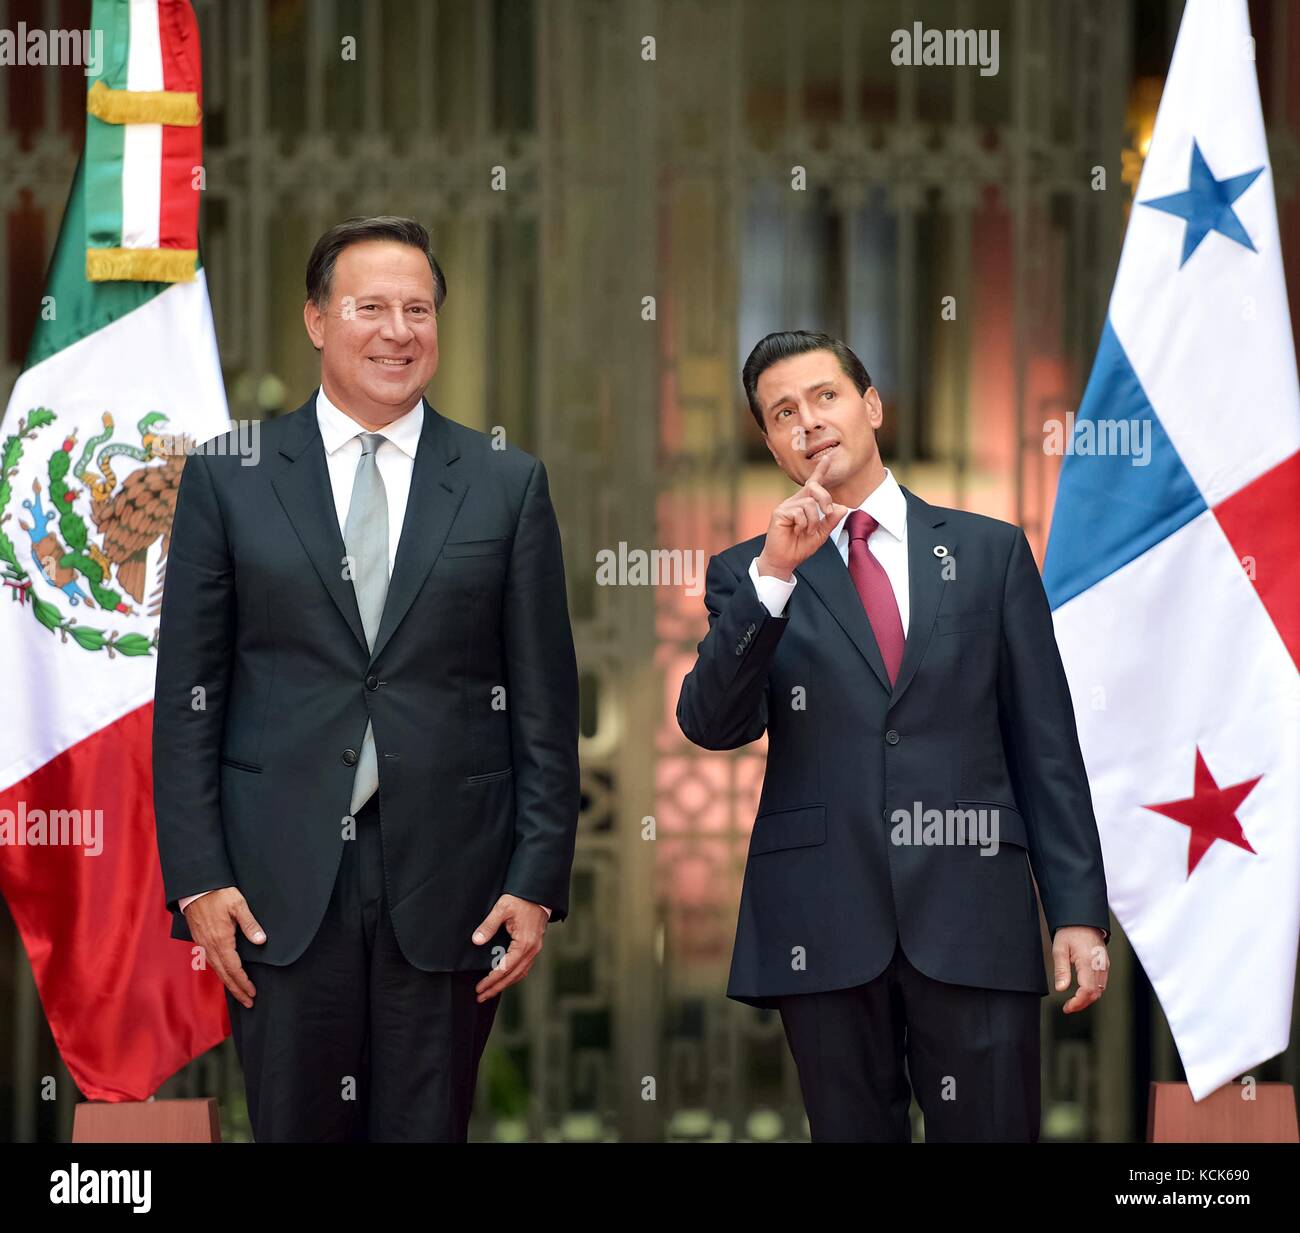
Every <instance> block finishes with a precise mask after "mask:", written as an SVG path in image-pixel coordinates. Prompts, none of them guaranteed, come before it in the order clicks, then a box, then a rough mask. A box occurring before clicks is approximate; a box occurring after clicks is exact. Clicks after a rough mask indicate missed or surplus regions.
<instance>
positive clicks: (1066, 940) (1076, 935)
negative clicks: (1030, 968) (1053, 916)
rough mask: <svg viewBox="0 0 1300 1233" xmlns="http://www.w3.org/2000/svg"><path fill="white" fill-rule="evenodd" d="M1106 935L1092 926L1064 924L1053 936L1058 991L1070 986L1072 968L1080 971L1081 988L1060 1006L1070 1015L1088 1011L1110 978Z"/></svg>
mask: <svg viewBox="0 0 1300 1233" xmlns="http://www.w3.org/2000/svg"><path fill="white" fill-rule="evenodd" d="M1103 937H1105V934H1103V933H1102V931H1101V930H1100V929H1094V928H1093V927H1092V926H1091V925H1064V926H1062V927H1061V928H1060V929H1058V930H1057V931H1056V934H1055V936H1054V937H1053V938H1052V966H1053V967H1054V968H1055V969H1056V992H1057V993H1060V992H1062V991H1063V990H1065V989H1068V988H1069V987H1070V969H1071V968H1072V967H1073V968H1074V970H1075V971H1076V972H1078V974H1079V988H1078V989H1077V990H1076V991H1075V994H1074V996H1073V997H1072V998H1071V999H1070V1000H1069V1001H1068V1002H1066V1004H1065V1005H1064V1006H1063V1007H1062V1008H1061V1009H1062V1010H1063V1011H1064V1012H1065V1013H1066V1014H1067V1015H1072V1014H1074V1012H1075V1011H1077V1010H1086V1009H1087V1008H1088V1007H1089V1006H1091V1005H1092V1004H1093V1003H1094V1002H1095V1001H1096V1000H1097V999H1098V998H1099V997H1101V995H1102V994H1103V993H1105V992H1106V981H1107V980H1108V979H1109V978H1110V955H1109V954H1108V953H1107V951H1106V944H1105V943H1104V942H1103V941H1102V938H1103Z"/></svg>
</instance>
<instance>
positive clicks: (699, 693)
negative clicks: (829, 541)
mask: <svg viewBox="0 0 1300 1233" xmlns="http://www.w3.org/2000/svg"><path fill="white" fill-rule="evenodd" d="M704 603H705V607H707V608H708V610H709V632H708V633H707V634H705V635H704V641H703V642H701V643H700V645H699V647H698V650H697V655H696V659H695V666H694V667H693V668H692V669H691V670H690V672H688V673H687V674H686V679H685V680H684V681H683V682H682V691H681V695H680V696H679V697H678V699H677V724H678V726H679V727H680V728H681V730H682V732H683V733H685V735H686V737H687V739H688V740H690V741H691V742H693V743H694V744H696V745H699V746H701V747H702V748H704V749H739V748H740V747H741V746H742V745H748V744H749V742H750V741H756V740H758V738H759V737H760V736H762V735H763V733H764V731H766V729H767V678H768V672H769V670H770V669H771V666H772V656H773V655H775V654H776V647H777V643H778V642H779V641H780V639H781V635H782V633H784V632H785V628H786V625H787V624H788V622H789V618H788V617H785V616H781V617H774V616H772V614H771V613H770V612H768V610H767V608H766V607H765V606H764V604H763V602H762V600H760V599H759V597H758V592H757V591H756V590H755V589H754V584H753V582H752V581H751V580H750V579H749V577H748V576H745V577H741V576H740V575H738V574H737V573H735V571H734V570H732V568H731V567H730V565H728V564H727V562H726V561H725V560H724V559H723V558H722V557H721V556H714V557H711V558H710V559H709V568H708V572H707V574H706V575H705V596H704Z"/></svg>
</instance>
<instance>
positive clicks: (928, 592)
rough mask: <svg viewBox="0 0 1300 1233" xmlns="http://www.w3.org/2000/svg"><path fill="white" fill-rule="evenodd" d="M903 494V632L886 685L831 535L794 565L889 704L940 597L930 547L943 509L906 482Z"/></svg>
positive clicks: (915, 661)
mask: <svg viewBox="0 0 1300 1233" xmlns="http://www.w3.org/2000/svg"><path fill="white" fill-rule="evenodd" d="M899 486H900V487H902V485H899ZM903 495H904V496H905V497H906V498H907V594H908V619H907V638H906V640H905V642H904V644H903V659H902V662H901V663H900V664H899V667H898V679H897V680H896V681H895V683H894V686H893V688H892V689H890V685H889V676H888V675H887V674H886V672H885V661H884V659H883V658H882V656H881V654H880V647H879V646H878V645H877V643H876V635H875V634H874V633H873V632H872V629H871V622H870V621H868V620H867V612H866V609H865V608H863V606H862V600H861V599H860V598H859V596H858V591H857V588H856V587H855V586H854V585H853V579H852V577H850V575H849V571H848V568H847V567H846V566H845V564H844V560H843V558H842V557H841V556H840V552H839V549H838V548H836V547H835V543H834V541H833V540H830V539H828V540H827V541H826V542H825V543H824V544H823V545H822V546H821V547H820V548H819V549H818V550H817V551H816V552H814V553H813V555H812V556H811V557H809V558H808V560H806V561H805V562H804V563H803V564H802V565H800V566H799V567H798V568H797V569H796V570H795V573H796V574H797V575H798V576H799V577H800V578H802V579H803V580H804V581H805V582H807V583H808V585H809V586H810V587H812V589H813V590H814V591H815V592H816V593H817V595H818V597H819V598H820V599H821V601H822V603H823V604H825V605H826V607H827V609H829V611H830V614H831V616H833V617H834V618H835V620H836V621H837V622H838V623H839V625H840V627H841V628H842V629H843V630H844V632H845V633H846V634H848V636H849V638H850V639H851V640H852V642H853V645H854V646H856V647H857V648H858V651H859V653H860V654H861V655H862V657H863V659H865V660H866V661H867V663H868V664H869V665H870V667H871V670H872V671H873V672H874V673H875V674H876V678H877V679H878V680H879V681H880V683H881V685H882V686H883V687H884V688H885V689H886V690H888V691H889V694H890V698H889V701H890V705H891V706H892V705H893V704H894V703H895V702H897V701H898V699H899V698H900V697H902V695H903V691H904V690H905V689H906V688H907V687H908V685H909V684H910V683H911V680H912V677H913V676H914V675H915V674H916V669H917V667H918V666H919V664H920V662H921V660H922V659H923V658H924V656H925V651H926V647H927V646H929V643H930V634H931V632H932V630H933V629H934V618H935V614H936V613H937V612H938V610H939V601H940V599H942V597H943V576H942V573H941V570H942V564H943V563H942V561H940V560H939V558H938V557H936V556H935V555H934V549H935V547H936V546H938V545H939V544H940V543H941V534H940V532H939V531H938V530H937V528H939V527H941V526H943V525H944V517H943V514H942V513H941V512H940V511H939V510H936V509H934V508H932V507H931V506H930V505H927V504H926V502H924V501H922V500H921V498H920V497H918V496H917V495H916V494H915V493H913V492H910V491H909V490H908V489H907V488H903ZM945 546H949V545H945Z"/></svg>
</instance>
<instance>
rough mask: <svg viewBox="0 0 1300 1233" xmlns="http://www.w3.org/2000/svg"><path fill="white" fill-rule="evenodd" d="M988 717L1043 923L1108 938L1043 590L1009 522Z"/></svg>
mask: <svg viewBox="0 0 1300 1233" xmlns="http://www.w3.org/2000/svg"><path fill="white" fill-rule="evenodd" d="M998 718H999V724H1000V726H1001V729H1002V743H1003V747H1004V749H1005V751H1006V755H1007V762H1008V768H1009V770H1010V773H1011V781H1012V786H1013V788H1014V789H1015V794H1016V801H1017V803H1018V804H1019V806H1020V809H1021V813H1022V814H1023V815H1024V819H1025V826H1026V829H1027V831H1028V837H1029V857H1030V864H1031V866H1032V868H1033V871H1034V879H1035V881H1037V883H1038V889H1039V892H1040V894H1041V896H1042V900H1043V912H1044V914H1045V915H1046V917H1047V924H1048V927H1049V928H1050V929H1051V931H1052V933H1055V932H1056V931H1057V930H1058V929H1060V928H1062V927H1064V926H1066V925H1093V926H1095V927H1096V928H1098V929H1101V930H1102V931H1103V932H1104V933H1105V934H1106V937H1107V938H1108V939H1109V936H1110V931H1109V926H1110V915H1109V910H1108V907H1107V898H1106V874H1105V868H1104V865H1103V863H1102V855H1101V840H1100V838H1099V836H1098V834H1097V822H1096V819H1095V818H1094V816H1093V811H1092V794H1091V792H1090V790H1089V787H1088V774H1087V770H1086V769H1085V767H1084V762H1083V754H1082V752H1081V751H1080V749H1079V737H1078V731H1077V729H1076V727H1075V722H1074V704H1073V701H1072V700H1071V697H1070V687H1069V683H1068V681H1067V680H1066V676H1065V669H1064V667H1063V666H1062V664H1061V655H1060V651H1059V650H1058V649H1057V645H1056V633H1055V630H1054V628H1053V624H1052V613H1051V609H1050V606H1049V605H1048V602H1047V594H1046V592H1045V591H1044V590H1043V582H1042V578H1041V577H1040V576H1039V573H1038V566H1037V565H1036V564H1035V563H1034V556H1033V552H1032V551H1031V550H1030V547H1029V541H1028V540H1026V539H1025V534H1024V532H1023V531H1021V530H1020V529H1019V528H1017V529H1016V534H1015V540H1014V543H1013V544H1012V548H1011V556H1010V559H1009V560H1008V563H1007V572H1006V581H1005V584H1004V592H1003V605H1002V648H1001V658H1000V662H999V666H998Z"/></svg>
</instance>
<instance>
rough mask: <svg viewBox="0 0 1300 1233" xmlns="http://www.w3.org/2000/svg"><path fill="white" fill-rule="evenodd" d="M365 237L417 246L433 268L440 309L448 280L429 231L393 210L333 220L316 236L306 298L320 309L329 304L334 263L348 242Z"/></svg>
mask: <svg viewBox="0 0 1300 1233" xmlns="http://www.w3.org/2000/svg"><path fill="white" fill-rule="evenodd" d="M365 240H392V241H394V242H395V243H397V244H407V245H410V247H411V248H418V249H419V250H420V251H421V252H422V253H423V254H424V255H425V256H426V257H427V258H428V259H429V269H431V270H432V271H433V311H434V312H435V313H436V312H438V311H440V310H441V308H442V304H443V301H444V300H445V299H446V298H447V280H446V278H444V277H443V273H442V269H441V267H439V265H438V262H437V259H436V258H435V257H434V255H433V252H432V250H431V249H430V247H429V233H428V231H426V230H425V229H424V227H423V226H421V225H420V224H419V223H417V222H416V221H415V219H413V218H400V217H398V216H397V215H395V214H377V215H375V216H374V217H372V218H363V217H362V216H360V215H357V216H356V217H354V218H345V219H344V220H343V221H342V222H341V223H336V224H335V225H334V226H333V227H331V228H330V229H329V230H328V231H327V232H326V233H325V234H324V235H323V236H321V238H320V239H319V240H317V241H316V246H315V247H314V248H313V249H312V250H311V256H310V257H308V258H307V298H308V299H309V300H310V301H311V302H312V303H313V304H315V305H316V307H317V308H319V309H320V310H321V311H322V312H324V311H325V307H326V305H327V304H329V300H330V291H331V289H332V287H333V284H334V263H335V262H336V261H337V260H338V256H339V253H341V252H342V251H343V250H344V249H345V248H347V247H348V245H349V244H360V243H362V242H363V241H365Z"/></svg>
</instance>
